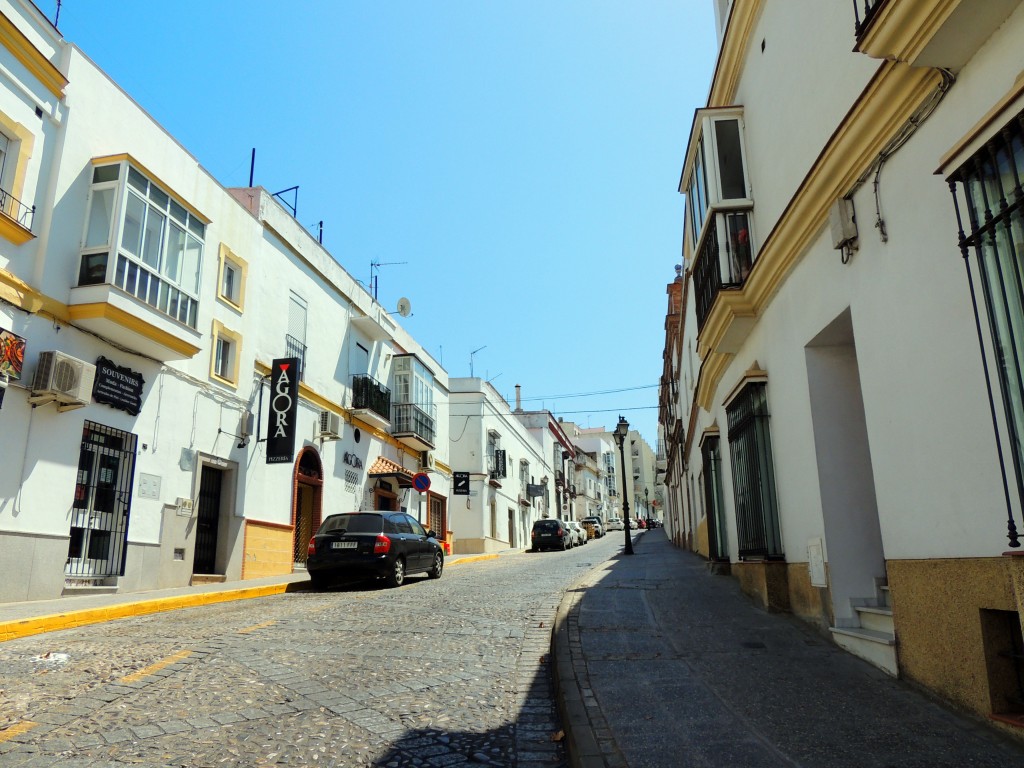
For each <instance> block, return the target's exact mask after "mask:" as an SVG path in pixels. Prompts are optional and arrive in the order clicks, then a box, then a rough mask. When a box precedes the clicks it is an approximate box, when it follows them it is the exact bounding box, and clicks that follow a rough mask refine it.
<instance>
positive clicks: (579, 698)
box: [551, 536, 638, 768]
mask: <svg viewBox="0 0 1024 768" xmlns="http://www.w3.org/2000/svg"><path fill="white" fill-rule="evenodd" d="M637 538H638V537H635V536H634V537H633V545H634V546H636V542H637ZM589 577H590V574H587V575H586V576H584V577H583V578H581V579H580V580H579V581H578V582H576V584H574V585H573V586H572V587H571V588H570V589H569V590H567V591H566V593H565V595H564V597H563V598H562V600H561V602H560V603H559V604H558V610H557V611H556V613H555V624H554V626H553V627H552V629H551V667H552V677H553V678H554V686H555V697H556V699H557V701H558V712H559V714H560V715H561V717H562V728H563V729H564V730H565V752H566V756H567V757H568V759H569V765H571V766H573V768H627V766H628V765H629V764H628V763H627V762H626V758H625V757H624V756H623V754H622V752H621V750H620V749H619V746H618V744H616V743H615V739H614V736H613V734H612V731H611V729H610V728H609V727H608V721H607V720H605V717H604V713H603V712H602V711H601V705H600V704H598V702H597V698H596V697H595V696H594V691H593V688H592V687H591V685H590V673H589V671H588V670H587V660H586V658H584V656H583V644H582V642H581V640H580V603H582V601H583V597H584V595H585V594H586V591H587V588H588V587H589V584H587V580H588V579H589Z"/></svg>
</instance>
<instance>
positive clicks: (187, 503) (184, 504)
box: [176, 496, 194, 510]
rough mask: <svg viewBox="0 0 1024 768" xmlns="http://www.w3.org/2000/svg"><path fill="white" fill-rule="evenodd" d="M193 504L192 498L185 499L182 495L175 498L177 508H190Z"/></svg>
mask: <svg viewBox="0 0 1024 768" xmlns="http://www.w3.org/2000/svg"><path fill="white" fill-rule="evenodd" d="M193 504H194V502H193V500H192V499H186V498H184V497H183V496H179V497H178V498H177V499H176V506H177V507H178V508H179V509H183V510H191V509H192V507H193Z"/></svg>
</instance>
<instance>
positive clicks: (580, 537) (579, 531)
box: [566, 520, 587, 547]
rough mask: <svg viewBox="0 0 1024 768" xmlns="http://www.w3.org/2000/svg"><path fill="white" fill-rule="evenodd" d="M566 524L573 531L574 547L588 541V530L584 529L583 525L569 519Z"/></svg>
mask: <svg viewBox="0 0 1024 768" xmlns="http://www.w3.org/2000/svg"><path fill="white" fill-rule="evenodd" d="M566 525H567V526H568V527H569V530H570V531H572V545H573V546H574V547H578V546H580V545H581V544H586V543H587V532H586V531H584V530H583V526H581V525H580V524H579V523H577V522H576V521H575V520H569V521H568V522H566Z"/></svg>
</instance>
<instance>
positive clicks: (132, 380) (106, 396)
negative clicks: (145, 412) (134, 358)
mask: <svg viewBox="0 0 1024 768" xmlns="http://www.w3.org/2000/svg"><path fill="white" fill-rule="evenodd" d="M145 383H146V381H145V379H143V378H142V374H141V373H139V372H138V371H133V370H131V369H130V368H125V367H124V366H121V365H117V364H115V363H114V362H113V361H112V360H108V359H107V358H105V357H98V358H96V381H95V382H94V383H93V386H92V399H93V400H95V401H96V402H97V403H103V404H104V405H109V406H110V407H111V408H117V409H118V410H121V411H127V412H128V413H130V414H131V415H132V416H138V415H139V411H141V410H142V387H143V385H144V384H145Z"/></svg>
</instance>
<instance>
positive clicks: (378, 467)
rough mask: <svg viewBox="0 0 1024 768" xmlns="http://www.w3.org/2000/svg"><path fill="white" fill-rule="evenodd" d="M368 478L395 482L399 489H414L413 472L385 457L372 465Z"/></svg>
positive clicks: (367, 474)
mask: <svg viewBox="0 0 1024 768" xmlns="http://www.w3.org/2000/svg"><path fill="white" fill-rule="evenodd" d="M366 476H367V477H369V478H371V479H374V480H378V479H381V480H385V479H386V480H394V481H396V482H397V483H398V487H399V488H412V472H410V471H409V470H407V469H405V468H404V467H402V465H401V464H398V463H396V462H394V461H392V460H391V459H385V458H384V457H383V456H381V457H379V458H378V459H377V460H376V461H375V462H373V464H371V465H370V471H369V472H367V473H366Z"/></svg>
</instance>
